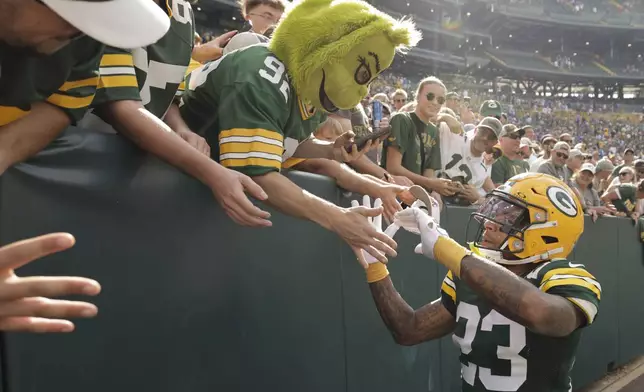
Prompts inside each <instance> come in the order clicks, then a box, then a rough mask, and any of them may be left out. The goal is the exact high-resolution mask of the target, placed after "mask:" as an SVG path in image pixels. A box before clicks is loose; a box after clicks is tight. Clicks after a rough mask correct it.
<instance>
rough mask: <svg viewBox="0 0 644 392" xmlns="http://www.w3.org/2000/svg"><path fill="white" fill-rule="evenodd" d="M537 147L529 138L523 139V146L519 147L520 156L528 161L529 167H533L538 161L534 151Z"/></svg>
mask: <svg viewBox="0 0 644 392" xmlns="http://www.w3.org/2000/svg"><path fill="white" fill-rule="evenodd" d="M524 129H525V128H524ZM535 146H536V145H535V144H534V143H532V141H531V140H530V139H528V138H527V137H522V138H521V144H520V145H519V155H521V158H523V160H524V161H526V162H527V163H528V165H532V164H533V163H534V161H536V160H537V159H538V158H537V155H536V154H535V153H534V151H533V150H532V149H533V148H534V147H535Z"/></svg>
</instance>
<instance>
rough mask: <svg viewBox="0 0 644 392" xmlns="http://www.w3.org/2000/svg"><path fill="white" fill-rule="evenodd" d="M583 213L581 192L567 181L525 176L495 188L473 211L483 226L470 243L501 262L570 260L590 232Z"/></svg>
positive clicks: (523, 262) (479, 253)
mask: <svg viewBox="0 0 644 392" xmlns="http://www.w3.org/2000/svg"><path fill="white" fill-rule="evenodd" d="M582 211H583V210H582V207H581V204H580V202H579V200H578V198H577V196H576V195H575V193H574V192H573V191H572V189H570V187H568V185H566V184H565V183H564V182H562V181H561V180H559V179H557V178H555V177H552V176H549V175H547V174H540V173H524V174H520V175H517V176H514V177H512V178H511V179H509V180H508V181H507V182H506V183H505V184H503V185H500V186H499V187H498V188H497V189H495V190H493V191H492V192H490V194H489V195H488V196H487V198H486V200H485V202H484V203H483V204H482V205H481V207H480V208H479V209H478V211H476V212H474V213H473V214H472V216H471V217H470V223H472V222H473V221H475V222H476V223H477V224H478V230H477V231H476V238H475V240H474V241H473V242H471V244H470V246H471V249H472V250H473V251H474V252H475V253H477V254H478V255H480V256H483V257H485V258H487V259H489V260H493V261H495V262H498V263H500V264H509V265H511V264H527V263H538V262H541V261H546V260H550V259H552V258H565V257H567V256H568V255H569V254H570V252H571V251H572V249H573V248H574V246H575V244H576V243H577V240H578V239H579V237H580V236H581V234H582V233H583V231H584V215H583V213H582ZM468 226H469V224H468ZM469 233H470V231H469V230H468V234H469Z"/></svg>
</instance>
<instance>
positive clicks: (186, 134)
mask: <svg viewBox="0 0 644 392" xmlns="http://www.w3.org/2000/svg"><path fill="white" fill-rule="evenodd" d="M177 134H178V135H179V136H180V137H181V138H182V139H183V140H185V141H186V142H188V144H190V145H191V146H192V147H194V148H196V149H197V151H199V152H200V153H202V154H204V155H206V156H207V157H210V146H209V145H208V142H207V141H206V139H204V138H203V137H201V136H199V135H197V134H196V133H194V132H192V131H187V130H186V131H180V132H177Z"/></svg>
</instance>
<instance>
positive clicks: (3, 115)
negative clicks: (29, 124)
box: [0, 106, 29, 126]
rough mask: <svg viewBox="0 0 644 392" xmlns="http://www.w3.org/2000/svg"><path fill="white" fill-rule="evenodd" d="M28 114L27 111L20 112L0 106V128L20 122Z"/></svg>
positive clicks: (15, 108) (19, 110)
mask: <svg viewBox="0 0 644 392" xmlns="http://www.w3.org/2000/svg"><path fill="white" fill-rule="evenodd" d="M27 114H29V111H28V110H26V111H25V110H21V109H19V108H17V107H14V106H0V126H3V125H7V124H10V123H12V122H14V121H16V120H20V119H21V118H23V117H24V116H26V115H27Z"/></svg>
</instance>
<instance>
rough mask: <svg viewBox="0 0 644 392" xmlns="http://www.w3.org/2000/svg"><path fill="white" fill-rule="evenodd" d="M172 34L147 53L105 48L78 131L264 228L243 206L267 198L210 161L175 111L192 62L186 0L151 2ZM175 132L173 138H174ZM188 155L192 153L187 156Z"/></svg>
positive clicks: (263, 220) (264, 215) (261, 216)
mask: <svg viewBox="0 0 644 392" xmlns="http://www.w3.org/2000/svg"><path fill="white" fill-rule="evenodd" d="M155 2H156V4H157V6H158V7H159V8H160V9H161V8H162V9H163V10H164V12H166V18H168V19H169V20H170V30H169V31H168V33H167V34H166V35H165V36H163V37H162V38H161V39H160V40H159V41H157V42H155V43H154V44H152V45H149V46H147V47H143V48H136V49H133V50H122V49H117V48H114V47H107V48H106V50H105V54H104V55H103V57H102V59H101V68H100V73H101V77H100V80H99V84H98V90H97V92H96V96H95V98H94V101H93V102H92V107H93V111H92V113H89V114H88V115H87V116H86V118H84V119H83V121H82V122H81V125H82V126H83V127H86V128H89V129H93V130H97V129H105V130H107V131H111V132H113V131H114V130H116V131H117V132H119V133H121V134H122V135H124V136H126V137H128V138H129V139H131V140H132V141H133V142H135V143H136V144H137V145H138V146H139V147H141V148H142V149H144V150H146V151H148V152H150V153H152V154H154V155H156V156H158V157H159V158H161V159H163V160H165V161H166V162H168V163H170V164H172V165H174V166H176V167H178V168H179V169H181V170H183V171H185V172H186V173H188V174H190V175H192V176H194V177H195V178H197V179H199V180H200V181H201V182H203V183H204V184H205V185H207V186H208V187H209V188H210V189H211V190H212V192H213V194H214V196H215V198H216V199H217V200H218V201H219V202H220V204H221V205H222V207H223V208H224V210H225V211H226V213H227V214H228V216H229V217H230V218H231V219H233V221H235V222H236V223H238V224H241V225H245V226H260V227H261V226H270V225H271V222H270V221H269V220H268V218H269V216H270V215H269V213H268V212H265V211H262V210H261V209H259V208H258V207H256V206H255V205H253V203H251V202H250V200H248V198H247V197H246V195H245V194H244V191H247V192H249V193H250V194H251V195H252V196H254V197H255V198H257V199H260V200H263V199H265V198H266V196H265V195H264V192H263V191H262V189H261V188H260V187H259V186H258V185H257V184H255V183H254V182H253V181H252V180H251V179H250V178H249V177H248V176H246V175H244V174H242V173H239V172H236V171H233V170H230V169H227V168H225V167H223V166H221V165H220V164H218V163H217V162H215V161H213V160H212V159H210V147H209V146H208V143H206V140H205V139H204V138H203V137H201V136H199V135H197V134H195V133H194V132H192V131H191V130H190V129H189V128H188V126H186V124H185V123H184V122H183V120H182V119H181V116H180V115H179V109H178V106H177V104H176V102H178V99H179V97H180V96H181V94H182V93H183V89H182V86H183V85H184V82H183V81H184V76H185V75H186V73H187V70H188V66H189V64H190V61H191V57H192V55H193V48H194V34H195V29H194V24H195V22H194V15H193V12H192V8H191V6H190V3H188V2H187V1H186V0H156V1H155ZM173 131H174V132H173ZM193 147H194V148H193Z"/></svg>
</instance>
